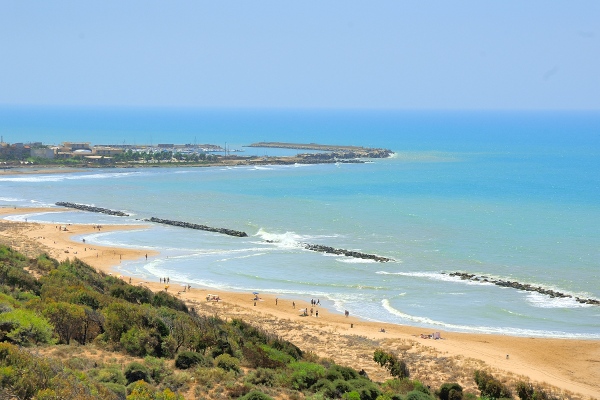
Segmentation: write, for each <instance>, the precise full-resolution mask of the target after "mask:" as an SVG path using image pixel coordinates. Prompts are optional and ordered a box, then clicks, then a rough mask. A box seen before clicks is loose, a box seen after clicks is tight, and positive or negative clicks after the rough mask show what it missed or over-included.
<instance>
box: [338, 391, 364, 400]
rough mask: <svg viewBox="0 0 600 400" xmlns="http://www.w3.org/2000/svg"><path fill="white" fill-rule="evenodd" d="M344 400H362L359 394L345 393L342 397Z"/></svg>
mask: <svg viewBox="0 0 600 400" xmlns="http://www.w3.org/2000/svg"><path fill="white" fill-rule="evenodd" d="M342 399H344V400H361V397H360V394H359V393H358V392H348V393H344V395H343V396H342Z"/></svg>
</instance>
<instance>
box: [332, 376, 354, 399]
mask: <svg viewBox="0 0 600 400" xmlns="http://www.w3.org/2000/svg"><path fill="white" fill-rule="evenodd" d="M332 386H333V388H334V389H335V391H336V393H337V394H338V396H341V395H342V394H344V393H348V392H351V391H352V390H353V389H354V388H353V387H352V385H350V384H349V383H348V382H347V381H345V380H343V379H336V380H335V381H333V382H332Z"/></svg>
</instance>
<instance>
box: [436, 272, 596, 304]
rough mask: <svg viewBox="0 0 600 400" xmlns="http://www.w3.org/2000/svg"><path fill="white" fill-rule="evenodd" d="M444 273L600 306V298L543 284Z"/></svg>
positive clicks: (462, 273)
mask: <svg viewBox="0 0 600 400" xmlns="http://www.w3.org/2000/svg"><path fill="white" fill-rule="evenodd" d="M442 274H445V275H449V276H454V277H458V278H460V279H462V280H468V281H475V282H488V283H493V284H494V285H496V286H502V287H508V288H513V289H517V290H525V291H528V292H537V293H540V294H544V295H546V296H550V297H552V298H557V297H558V298H574V299H575V301H577V302H578V303H581V304H591V305H596V306H600V300H597V299H583V298H580V297H574V296H571V295H570V294H565V293H561V292H558V291H555V290H552V289H545V288H543V287H541V286H533V285H530V284H528V283H520V282H512V281H504V280H502V279H492V278H488V277H487V276H483V275H481V276H478V275H475V274H469V273H466V272H450V273H445V272H442Z"/></svg>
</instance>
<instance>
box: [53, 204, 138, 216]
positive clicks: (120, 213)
mask: <svg viewBox="0 0 600 400" xmlns="http://www.w3.org/2000/svg"><path fill="white" fill-rule="evenodd" d="M54 204H56V205H57V206H61V207H68V208H75V209H77V210H83V211H89V212H95V213H102V214H108V215H115V216H117V217H129V214H126V213H124V212H123V211H116V210H110V209H108V208H102V207H94V206H88V205H86V204H77V203H69V202H66V201H59V202H56V203H54Z"/></svg>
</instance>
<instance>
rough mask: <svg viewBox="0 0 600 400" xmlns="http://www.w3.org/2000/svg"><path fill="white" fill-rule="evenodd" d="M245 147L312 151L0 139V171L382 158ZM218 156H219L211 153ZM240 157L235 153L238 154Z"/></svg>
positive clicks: (348, 150) (351, 149)
mask: <svg viewBox="0 0 600 400" xmlns="http://www.w3.org/2000/svg"><path fill="white" fill-rule="evenodd" d="M248 147H270V148H289V149H302V150H311V151H313V152H312V153H306V154H297V155H295V156H287V157H267V156H263V157H261V156H243V155H242V154H241V153H243V150H238V149H233V150H231V149H229V148H227V146H226V147H221V146H218V145H213V144H172V143H163V144H157V145H126V144H123V145H92V144H91V143H90V142H63V143H62V144H61V145H46V144H43V143H42V142H31V143H5V142H4V141H3V140H2V141H0V164H2V165H3V167H4V168H7V167H13V166H27V165H66V166H91V167H93V166H132V165H148V164H151V165H153V164H181V163H183V164H199V165H215V164H226V165H255V164H293V163H303V164H321V163H337V162H345V163H357V162H358V163H359V162H363V161H361V160H360V159H361V158H385V157H389V156H390V155H391V154H393V153H392V151H391V150H386V149H371V148H365V147H357V146H332V145H319V144H314V143H311V144H294V143H280V142H260V143H253V144H250V145H249V146H248ZM215 153H218V154H215ZM238 153H239V154H238Z"/></svg>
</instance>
